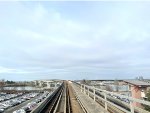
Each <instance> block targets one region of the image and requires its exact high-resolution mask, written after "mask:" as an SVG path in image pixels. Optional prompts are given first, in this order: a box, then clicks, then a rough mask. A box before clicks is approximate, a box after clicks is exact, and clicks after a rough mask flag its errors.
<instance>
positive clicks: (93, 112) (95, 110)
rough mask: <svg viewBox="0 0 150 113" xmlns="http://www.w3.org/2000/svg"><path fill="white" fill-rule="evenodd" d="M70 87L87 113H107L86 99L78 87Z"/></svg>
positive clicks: (95, 103) (89, 99)
mask: <svg viewBox="0 0 150 113" xmlns="http://www.w3.org/2000/svg"><path fill="white" fill-rule="evenodd" d="M72 87H73V89H74V91H75V93H76V95H77V97H78V98H79V100H80V101H81V102H82V103H83V105H84V107H85V108H86V110H87V111H88V112H89V113H109V112H108V111H106V110H105V109H104V108H103V107H102V106H100V105H99V104H98V103H97V102H94V100H93V99H92V98H90V97H88V96H87V95H85V94H84V93H83V92H81V90H80V88H79V87H77V86H76V85H74V84H72Z"/></svg>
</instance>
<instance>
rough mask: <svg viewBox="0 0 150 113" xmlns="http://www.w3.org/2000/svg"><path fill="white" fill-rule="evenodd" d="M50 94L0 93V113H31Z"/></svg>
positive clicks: (46, 92)
mask: <svg viewBox="0 0 150 113" xmlns="http://www.w3.org/2000/svg"><path fill="white" fill-rule="evenodd" d="M50 94H51V93H49V92H48V91H45V92H43V93H35V92H33V93H16V94H6V93H0V112H1V113H2V112H4V113H27V112H31V111H32V110H33V109H34V108H35V107H36V106H37V105H38V104H39V103H41V102H42V101H43V100H44V99H45V98H46V97H47V96H49V95H50Z"/></svg>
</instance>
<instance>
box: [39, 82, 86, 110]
mask: <svg viewBox="0 0 150 113" xmlns="http://www.w3.org/2000/svg"><path fill="white" fill-rule="evenodd" d="M74 108H75V109H74ZM38 113H84V112H83V110H82V108H81V107H80V105H79V103H78V101H77V99H76V97H75V95H74V92H73V90H72V87H71V85H70V84H69V83H68V82H67V81H65V82H64V83H63V85H62V86H61V87H60V88H59V89H58V90H57V91H56V92H55V93H54V94H53V95H52V97H51V98H50V100H49V101H48V102H47V104H46V105H45V106H44V107H43V109H42V110H41V111H40V112H38Z"/></svg>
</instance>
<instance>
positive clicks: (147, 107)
mask: <svg viewBox="0 0 150 113" xmlns="http://www.w3.org/2000/svg"><path fill="white" fill-rule="evenodd" d="M146 97H147V99H146V100H147V101H150V90H149V91H148V93H147V94H146ZM143 106H144V108H145V110H147V111H150V106H148V105H143Z"/></svg>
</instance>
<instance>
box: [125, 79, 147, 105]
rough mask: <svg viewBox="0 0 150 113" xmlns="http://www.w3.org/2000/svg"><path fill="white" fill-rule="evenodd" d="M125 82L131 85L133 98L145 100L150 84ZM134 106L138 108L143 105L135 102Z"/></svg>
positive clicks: (132, 81)
mask: <svg viewBox="0 0 150 113" xmlns="http://www.w3.org/2000/svg"><path fill="white" fill-rule="evenodd" d="M124 82H125V83H127V84H128V85H129V90H130V92H131V97H133V98H137V99H143V98H145V94H146V93H147V90H148V88H149V87H150V83H147V82H144V81H140V80H124ZM133 105H134V106H138V107H140V106H141V104H140V103H137V102H134V103H133Z"/></svg>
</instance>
